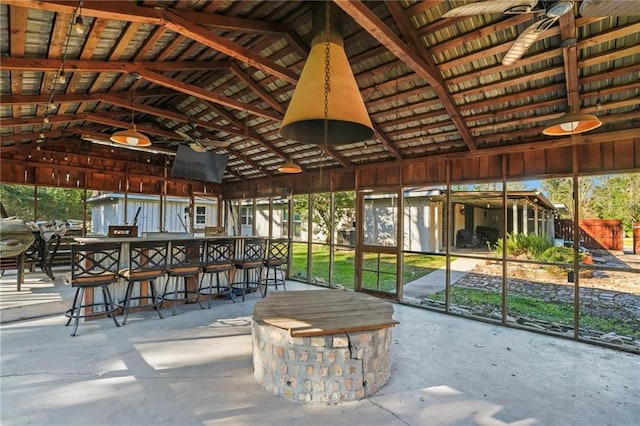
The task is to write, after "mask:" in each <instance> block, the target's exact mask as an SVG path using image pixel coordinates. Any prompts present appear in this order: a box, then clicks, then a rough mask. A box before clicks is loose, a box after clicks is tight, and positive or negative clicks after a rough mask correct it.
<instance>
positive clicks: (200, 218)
mask: <svg viewBox="0 0 640 426" xmlns="http://www.w3.org/2000/svg"><path fill="white" fill-rule="evenodd" d="M206 220H207V208H206V207H205V206H197V207H196V224H197V225H204V224H205V223H206Z"/></svg>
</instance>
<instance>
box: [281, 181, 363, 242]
mask: <svg viewBox="0 0 640 426" xmlns="http://www.w3.org/2000/svg"><path fill="white" fill-rule="evenodd" d="M308 199H309V198H308V197H307V196H306V195H305V196H295V198H294V207H293V210H294V213H295V214H296V215H299V216H300V217H301V218H303V220H304V219H306V217H307V212H308V210H309V203H308ZM312 199H313V204H312V205H313V211H312V212H311V221H312V223H313V234H314V236H323V237H324V239H325V242H326V243H329V241H330V238H331V229H332V225H334V226H339V225H340V224H351V223H352V222H353V221H355V192H335V193H334V199H335V208H334V215H333V217H332V216H331V194H329V193H328V192H323V193H319V194H312Z"/></svg>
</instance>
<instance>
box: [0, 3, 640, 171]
mask: <svg viewBox="0 0 640 426" xmlns="http://www.w3.org/2000/svg"><path fill="white" fill-rule="evenodd" d="M335 3H336V4H337V5H338V6H339V8H340V9H342V10H343V12H344V14H345V19H344V46H345V51H346V54H347V57H348V59H349V62H350V65H351V67H352V70H353V73H354V75H355V77H356V80H357V83H358V86H359V89H360V91H361V94H362V97H363V99H364V101H365V105H366V107H367V110H368V112H369V115H370V117H371V121H372V123H373V126H374V136H373V137H372V138H371V139H369V140H365V141H363V142H358V143H354V144H348V145H340V146H332V147H330V148H328V149H326V150H325V149H323V148H322V147H318V146H314V145H307V144H302V143H298V142H295V141H292V140H288V139H285V138H283V137H282V136H280V134H279V128H280V121H281V119H282V117H283V115H284V113H285V111H286V108H287V105H288V103H289V100H290V98H291V96H292V94H293V90H294V88H295V85H296V82H297V79H298V77H299V75H300V73H301V70H302V67H303V65H304V63H305V59H306V55H307V53H308V51H309V45H310V42H311V40H310V38H311V5H310V3H309V2H306V1H304V2H298V1H257V0H254V1H161V0H158V1H152V0H145V1H137V2H110V1H99V2H98V1H86V0H85V1H84V2H83V3H82V7H81V8H78V5H79V3H78V2H62V1H30V0H5V1H3V3H2V4H0V53H1V55H2V58H1V59H0V90H1V92H0V95H1V96H2V98H1V105H0V117H1V119H2V121H1V123H0V125H1V138H2V142H1V143H2V151H3V154H2V155H3V157H4V156H5V155H8V154H7V153H9V152H14V153H15V152H16V151H18V150H21V149H24V150H31V149H33V148H34V146H40V147H41V149H43V150H45V149H66V150H73V149H74V147H79V146H81V145H82V147H83V149H85V150H86V149H91V148H87V144H88V142H87V140H92V141H94V142H90V143H91V146H97V145H98V144H97V143H96V141H99V140H105V141H107V140H108V139H109V136H110V135H111V134H112V133H113V132H115V131H117V130H122V129H124V128H128V127H129V126H130V124H131V121H132V119H133V121H134V122H135V123H136V125H137V127H138V130H139V131H141V132H142V133H144V134H146V135H147V136H149V137H150V138H151V140H152V142H153V146H152V148H153V150H154V151H155V152H158V153H160V154H150V160H149V161H151V162H158V163H159V164H163V163H165V162H166V161H167V160H169V161H171V159H172V156H171V155H169V154H168V153H171V152H175V151H176V150H177V147H178V145H180V144H186V143H187V142H185V140H184V139H181V137H180V136H179V134H178V133H176V131H178V132H183V133H187V134H189V135H191V137H194V138H206V139H212V140H219V141H226V142H230V143H231V144H230V145H229V146H228V147H226V148H216V152H219V153H226V154H228V155H229V162H228V166H227V169H226V172H225V177H224V179H225V182H237V181H250V180H253V179H260V178H264V177H271V176H275V175H277V174H278V172H277V168H278V166H280V165H281V164H283V163H284V162H286V161H287V160H288V159H289V158H291V159H293V160H294V161H295V162H296V163H297V164H298V165H300V166H301V167H302V168H303V170H304V171H314V170H318V169H321V168H322V169H337V168H344V167H354V166H359V165H363V164H370V163H378V162H391V161H398V160H404V159H411V158H416V157H432V156H439V155H443V154H450V153H459V152H470V151H476V150H478V151H481V150H483V149H488V148H491V149H494V150H495V148H501V147H504V148H507V147H508V148H510V149H513V146H514V145H518V144H524V143H530V142H540V143H551V142H550V141H552V140H553V139H552V137H549V136H544V135H543V134H542V129H543V128H544V126H545V123H547V122H548V121H550V120H553V119H555V118H558V117H560V116H561V115H563V114H564V113H565V112H566V111H568V110H573V111H574V112H582V113H591V114H596V115H598V116H599V117H600V119H601V120H602V121H603V123H604V124H603V126H602V127H600V128H599V129H597V130H595V131H593V132H594V133H603V134H604V133H607V132H611V131H612V130H624V129H633V128H640V101H639V100H640V97H639V94H640V78H639V76H640V17H638V16H608V17H582V16H581V15H580V12H579V4H576V5H575V6H574V10H573V12H570V13H568V14H566V15H564V16H562V17H561V18H560V20H559V21H558V23H556V24H555V25H554V26H552V27H551V28H550V29H549V30H547V31H546V32H545V33H544V34H543V35H542V36H541V37H540V38H539V39H538V41H536V42H535V43H534V44H533V45H532V46H531V48H530V49H529V50H528V51H527V52H526V53H525V54H524V57H523V58H521V59H520V60H519V61H517V62H516V63H515V64H514V65H510V66H504V65H502V64H501V61H502V57H503V56H504V55H505V53H506V52H507V51H508V49H509V48H510V47H511V45H512V43H513V41H514V40H515V39H516V37H517V36H518V34H519V33H521V32H522V31H523V30H524V29H526V28H527V27H529V26H530V25H531V24H533V23H534V22H536V21H537V20H540V19H541V17H542V13H541V12H537V13H528V14H523V15H503V14H488V15H482V14H481V15H476V16H471V17H461V18H442V15H443V14H444V13H445V12H447V11H449V10H451V9H452V8H453V7H455V6H461V5H464V4H468V3H472V1H455V2H449V1H423V2H414V1H395V0H391V1H386V2H377V1H376V2H357V1H346V0H339V1H336V2H335ZM576 3H578V2H576ZM78 15H81V16H82V20H83V23H84V27H85V32H84V34H77V33H76V32H75V31H72V30H71V24H72V23H73V22H74V21H75V19H76V16H78ZM571 38H575V39H576V40H577V42H576V44H575V45H570V46H569V47H564V48H563V47H560V45H561V42H563V41H564V40H568V39H571ZM62 70H64V74H65V77H66V82H64V83H60V82H58V80H57V79H56V78H55V77H56V76H57V75H58V74H59V73H60V71H62ZM136 74H137V75H139V76H141V78H139V79H137V78H136ZM134 89H135V101H134V99H133V93H134ZM132 110H133V111H134V115H133V117H132ZM45 115H47V116H48V118H49V120H48V121H49V123H45V122H44V116H45ZM61 147H62V148H61ZM129 152H130V151H129V150H127V149H120V148H118V149H114V153H113V155H114V156H118V155H120V156H121V157H122V158H123V159H124V158H127V154H128V153H129ZM96 155H97V154H96Z"/></svg>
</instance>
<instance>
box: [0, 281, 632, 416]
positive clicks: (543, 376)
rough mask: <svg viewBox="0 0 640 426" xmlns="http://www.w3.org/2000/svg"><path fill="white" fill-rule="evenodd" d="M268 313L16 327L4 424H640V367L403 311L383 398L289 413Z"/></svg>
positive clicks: (552, 341)
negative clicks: (277, 379) (260, 322)
mask: <svg viewBox="0 0 640 426" xmlns="http://www.w3.org/2000/svg"><path fill="white" fill-rule="evenodd" d="M27 277H29V275H28V276H27ZM10 279H11V277H10V276H9V277H5V278H3V279H2V280H1V284H2V286H3V287H6V285H7V283H9V282H10V281H9V280H10ZM54 287H55V286H54ZM288 288H289V290H290V291H291V290H299V291H304V290H305V289H309V288H312V287H310V286H306V285H303V284H299V283H293V282H292V283H290V284H289V285H288ZM56 291H57V290H55V289H54V292H56ZM64 291H65V290H64V289H62V291H58V293H60V294H63V293H64ZM2 294H3V295H4V294H5V293H4V292H3V293H2ZM35 294H36V295H37V297H43V296H42V294H39V293H35ZM23 296H24V295H23ZM25 298H28V297H26V296H25ZM47 298H49V297H45V299H47ZM3 299H4V301H5V302H6V301H7V299H6V298H5V297H4V296H3ZM257 300H260V297H259V295H257V294H255V293H254V294H251V295H249V296H248V297H247V301H246V302H245V303H235V304H234V303H231V302H230V301H228V300H217V301H216V302H215V305H214V306H213V307H212V309H210V310H200V309H197V306H193V305H185V306H180V307H179V310H178V315H176V316H174V317H171V316H170V310H166V317H165V319H163V320H160V319H158V317H157V316H156V315H155V313H152V312H141V313H136V314H132V316H131V317H130V319H129V322H128V323H127V325H126V326H124V327H120V328H116V327H115V326H114V324H113V322H112V321H110V320H108V319H104V320H97V321H91V322H87V323H82V324H80V328H79V331H78V336H76V337H70V336H69V334H70V332H71V330H70V328H69V327H64V323H65V318H64V317H63V316H62V315H60V314H57V315H53V316H47V317H41V318H35V319H24V320H19V321H14V322H5V323H3V324H2V325H1V326H0V353H1V358H2V363H1V367H0V368H1V370H0V374H1V383H0V412H1V414H0V423H2V425H25V424H32V425H87V424H93V425H151V424H153V425H165V424H166V425H199V424H200V425H202V424H206V425H215V424H221V425H254V424H256V425H257V424H259V425H270V424H274V425H275V424H277V425H298V424H305V425H327V424H335V425H342V424H345V425H347V424H348V425H361V424H367V425H487V426H489V425H503V424H514V425H609V424H610V425H632V424H633V425H635V424H637V421H638V419H639V418H640V356H638V355H634V354H630V353H625V352H619V351H615V350H611V349H606V348H600V347H596V346H591V345H587V344H584V343H577V342H573V341H568V340H561V339H558V338H554V337H549V336H544V335H539V334H535V333H531V332H525V331H519V330H513V329H509V328H505V327H500V326H496V325H491V324H485V323H481V322H476V321H471V320H465V319H462V318H458V317H454V316H449V315H446V314H442V313H436V312H430V311H426V310H423V309H419V308H415V307H409V306H404V305H394V308H395V314H394V318H395V319H397V320H398V321H400V324H399V325H398V326H396V327H395V328H394V345H393V348H392V350H393V372H392V375H391V379H390V381H389V383H388V384H387V385H386V386H385V387H384V388H383V389H382V390H381V391H380V392H378V393H377V394H376V395H372V396H369V397H368V398H366V399H364V400H362V401H357V402H350V403H344V404H340V405H333V406H327V405H312V404H311V405H310V404H307V405H302V404H298V403H295V402H291V401H288V400H285V399H282V398H279V397H276V396H274V395H272V394H270V393H268V392H266V391H265V390H264V389H262V388H261V387H260V386H259V385H258V384H257V383H256V382H255V381H254V379H253V375H252V371H251V367H252V366H251V335H250V321H251V313H252V308H253V305H254V303H255V302H256V301H257ZM47 303H51V301H50V300H49V301H48V302H47ZM8 307H9V306H8V305H6V304H5V305H4V308H8ZM12 308H13V309H15V306H13V307H12ZM27 311H28V310H27ZM32 312H36V311H32Z"/></svg>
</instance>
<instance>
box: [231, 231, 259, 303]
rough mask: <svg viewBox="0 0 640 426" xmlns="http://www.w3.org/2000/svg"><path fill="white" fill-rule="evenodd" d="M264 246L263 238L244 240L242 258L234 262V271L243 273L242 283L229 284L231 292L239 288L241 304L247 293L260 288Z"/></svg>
mask: <svg viewBox="0 0 640 426" xmlns="http://www.w3.org/2000/svg"><path fill="white" fill-rule="evenodd" d="M265 246H266V242H265V240H264V239H263V238H248V239H246V240H244V245H243V247H242V257H241V258H239V259H236V261H235V262H234V264H235V267H236V269H241V270H242V271H244V272H243V281H242V282H240V283H233V284H231V287H232V290H231V291H233V289H235V288H240V290H241V292H242V301H243V302H244V298H245V295H246V293H247V292H249V291H251V290H257V289H258V287H259V286H260V277H261V275H262V266H263V263H264V250H265ZM252 271H253V273H254V278H253V280H251V281H250V273H251V272H252Z"/></svg>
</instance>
